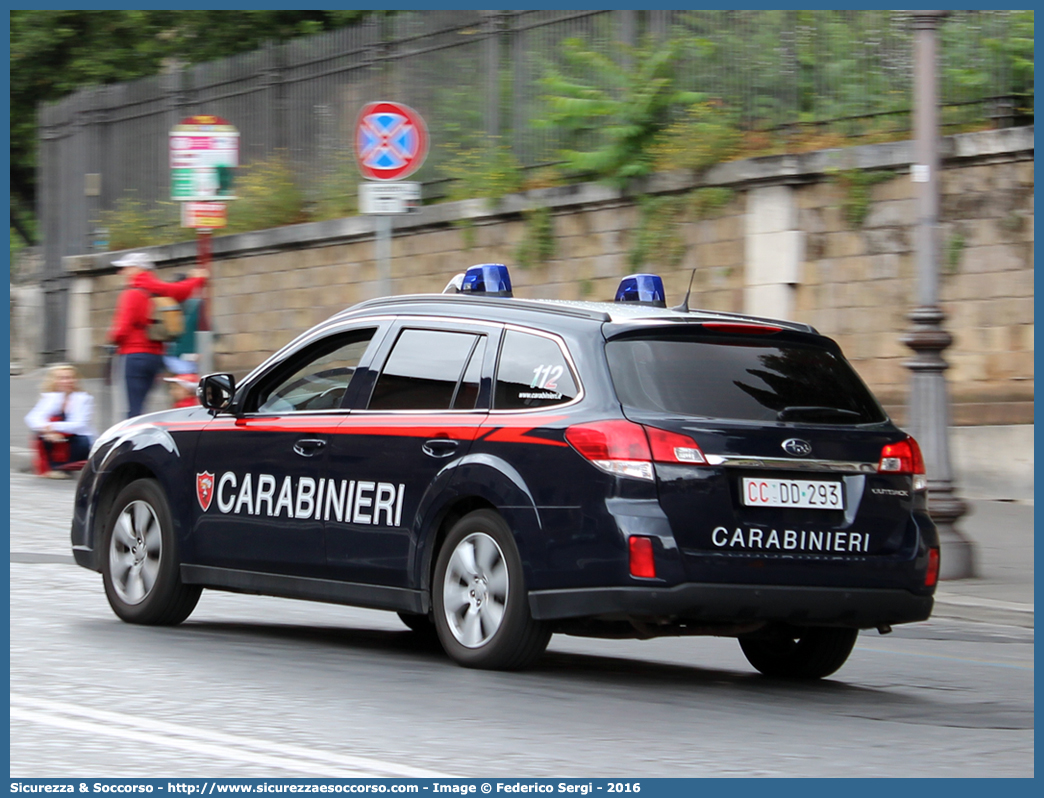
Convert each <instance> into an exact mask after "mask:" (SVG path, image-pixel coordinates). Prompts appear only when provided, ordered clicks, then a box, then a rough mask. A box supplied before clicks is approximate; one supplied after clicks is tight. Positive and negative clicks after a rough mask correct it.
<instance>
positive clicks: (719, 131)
mask: <svg viewBox="0 0 1044 798" xmlns="http://www.w3.org/2000/svg"><path fill="white" fill-rule="evenodd" d="M741 141H742V135H741V133H740V129H739V124H738V121H737V119H736V116H735V114H733V113H731V112H729V111H728V110H727V109H726V108H725V107H724V106H723V105H722V104H721V103H712V102H701V103H695V104H693V105H691V106H689V108H688V109H687V110H686V112H685V116H684V117H683V118H682V119H680V120H678V121H677V122H673V123H671V124H670V125H668V126H667V128H666V129H665V130H664V131H663V134H662V136H661V137H660V138H659V140H658V141H657V142H656V143H655V144H654V145H653V147H652V153H653V157H654V159H655V167H656V170H657V171H666V170H668V169H693V170H696V171H699V170H702V169H706V168H707V167H709V166H713V165H714V164H717V163H721V162H722V161H727V160H729V159H730V158H732V157H734V156H735V155H736V154H737V153H738V152H739V148H740V143H741Z"/></svg>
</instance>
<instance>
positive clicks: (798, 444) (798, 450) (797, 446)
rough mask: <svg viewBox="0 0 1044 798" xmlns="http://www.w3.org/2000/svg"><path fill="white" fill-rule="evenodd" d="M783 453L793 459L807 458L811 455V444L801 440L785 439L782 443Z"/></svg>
mask: <svg viewBox="0 0 1044 798" xmlns="http://www.w3.org/2000/svg"><path fill="white" fill-rule="evenodd" d="M783 451H784V452H786V453H787V454H792V455H794V457H808V456H809V455H810V454H812V444H811V443H809V442H808V441H803V440H801V438H787V440H785V441H783Z"/></svg>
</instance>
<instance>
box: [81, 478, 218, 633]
mask: <svg viewBox="0 0 1044 798" xmlns="http://www.w3.org/2000/svg"><path fill="white" fill-rule="evenodd" d="M101 571H102V582H103V583H104V585H105V595H106V597H107V598H108V600H109V605H110V606H111V607H112V610H113V612H115V613H116V615H117V616H119V617H120V618H121V619H122V620H124V621H126V622H127V623H140V624H147V625H152V626H174V625H176V624H179V623H181V622H182V621H184V620H185V619H186V618H188V616H189V615H190V614H191V613H192V610H193V609H195V607H196V602H198V601H199V596H200V593H201V592H202V587H200V586H198V585H186V584H184V583H183V582H182V581H181V562H180V559H179V557H178V546H177V541H176V540H175V537H174V523H173V520H172V516H171V512H170V505H169V504H168V502H167V497H166V496H165V495H164V493H163V489H162V488H161V487H160V486H159V483H157V482H156V481H155V480H153V479H139V480H137V481H135V482H132V483H131V484H129V485H127V487H125V488H124V489H123V490H122V491H120V493H119V495H118V496H117V497H116V502H115V504H114V505H113V509H112V513H111V515H110V516H109V520H108V523H107V524H106V526H105V534H104V535H103V536H102V545H101Z"/></svg>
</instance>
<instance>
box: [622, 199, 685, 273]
mask: <svg viewBox="0 0 1044 798" xmlns="http://www.w3.org/2000/svg"><path fill="white" fill-rule="evenodd" d="M687 199H688V198H687V197H686V196H684V195H680V196H670V197H650V196H644V195H643V196H640V197H638V226H637V228H636V229H635V231H634V240H633V241H632V243H631V249H630V251H629V252H628V253H627V262H628V264H629V265H630V267H631V272H632V273H633V272H636V271H638V270H639V269H641V268H642V267H643V266H645V265H646V264H647V263H653V264H655V265H656V267H657V268H660V269H663V270H670V269H673V268H675V267H677V265H678V264H679V263H681V260H682V258H683V257H685V250H686V249H687V248H688V246H687V245H686V243H685V240H684V239H683V238H682V237H681V229H680V228H681V223H682V221H684V218H685V211H686V205H687Z"/></svg>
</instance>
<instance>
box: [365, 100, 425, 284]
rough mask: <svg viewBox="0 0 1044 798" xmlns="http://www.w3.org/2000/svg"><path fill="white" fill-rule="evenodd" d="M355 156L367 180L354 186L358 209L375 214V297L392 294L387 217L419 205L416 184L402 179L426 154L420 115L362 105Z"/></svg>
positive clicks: (390, 105) (387, 105)
mask: <svg viewBox="0 0 1044 798" xmlns="http://www.w3.org/2000/svg"><path fill="white" fill-rule="evenodd" d="M353 137H354V139H355V157H356V162H357V163H358V165H359V171H360V172H362V175H363V177H365V178H366V182H364V183H362V184H360V186H359V211H360V213H365V214H371V215H373V216H374V217H375V219H374V222H373V227H374V258H375V260H376V261H377V295H378V296H390V295H391V293H392V275H391V255H392V252H391V250H392V216H393V214H396V213H408V212H409V211H411V210H416V209H417V208H418V206H419V205H420V184H419V183H403V182H399V181H402V180H403V178H406V177H408V176H409V175H411V174H413V173H414V172H415V171H417V170H418V169H420V167H421V164H423V163H424V158H425V157H426V156H427V154H428V128H427V126H426V125H425V124H424V120H423V119H422V118H421V116H420V114H418V113H417V112H416V111H414V110H413V109H412V108H410V107H409V106H406V105H403V104H402V103H394V102H375V103H367V104H366V105H365V106H363V109H362V110H361V111H360V112H359V118H358V119H357V120H356V123H355V132H354V134H353Z"/></svg>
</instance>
